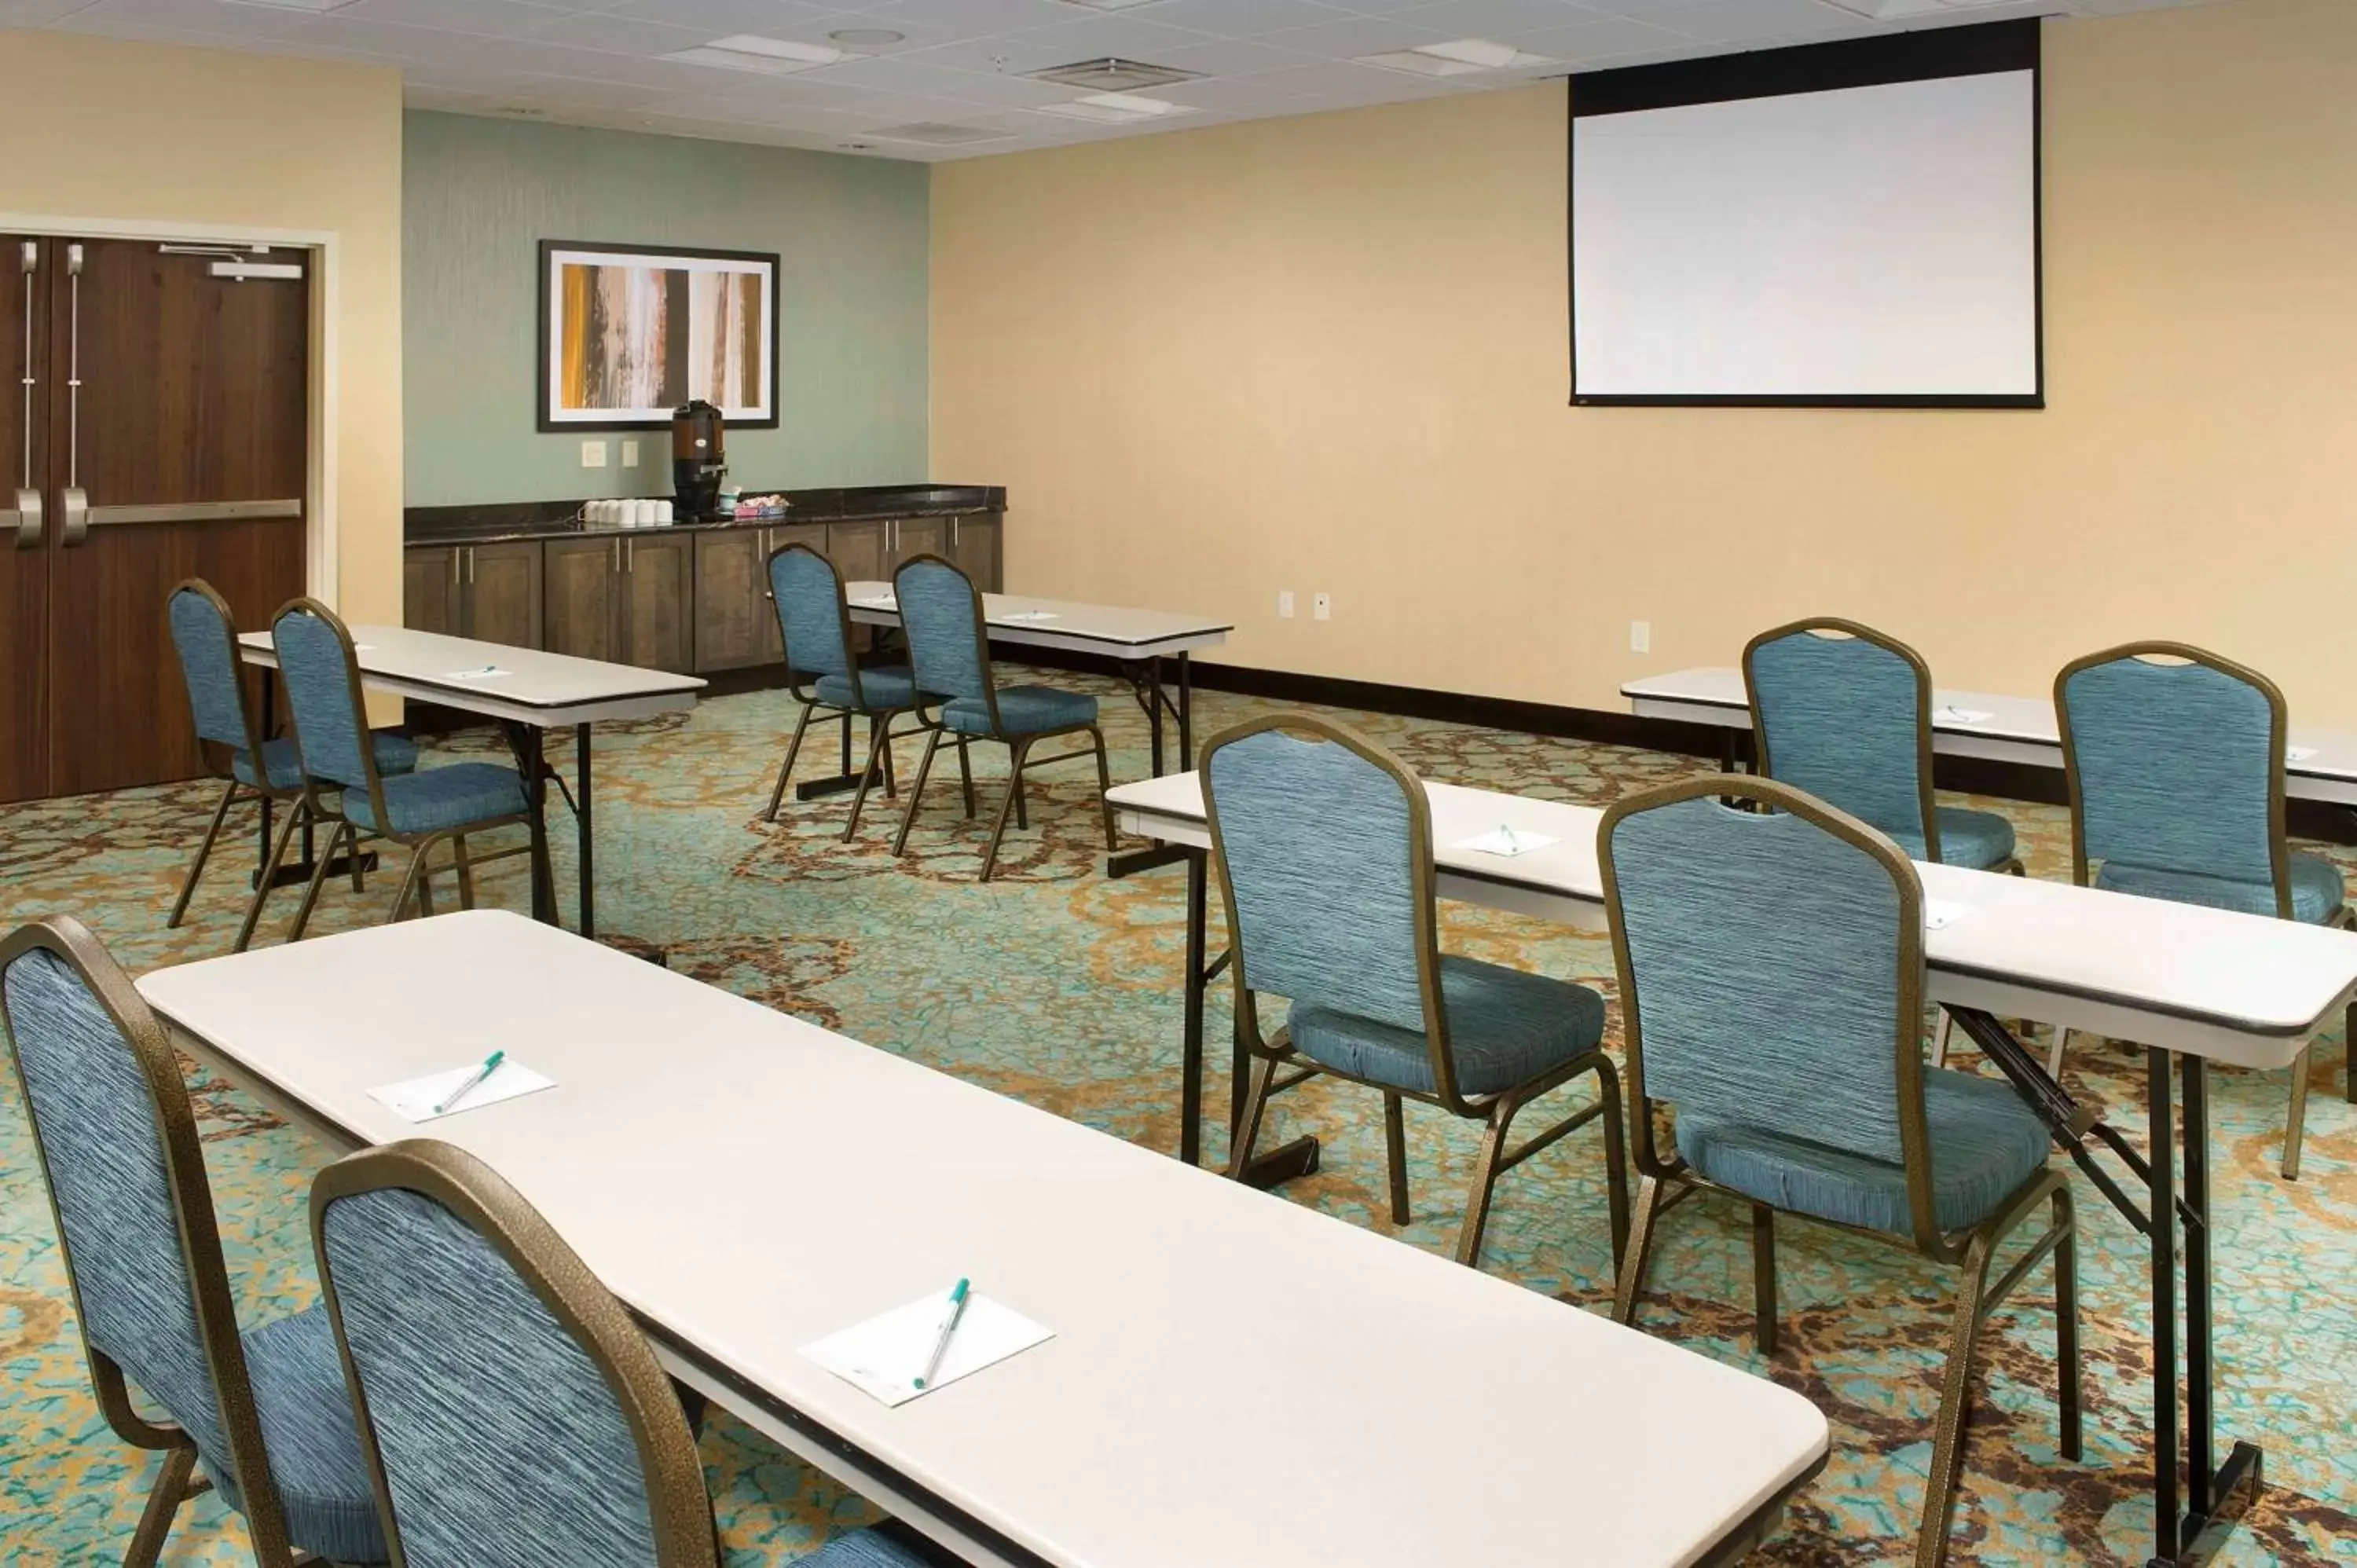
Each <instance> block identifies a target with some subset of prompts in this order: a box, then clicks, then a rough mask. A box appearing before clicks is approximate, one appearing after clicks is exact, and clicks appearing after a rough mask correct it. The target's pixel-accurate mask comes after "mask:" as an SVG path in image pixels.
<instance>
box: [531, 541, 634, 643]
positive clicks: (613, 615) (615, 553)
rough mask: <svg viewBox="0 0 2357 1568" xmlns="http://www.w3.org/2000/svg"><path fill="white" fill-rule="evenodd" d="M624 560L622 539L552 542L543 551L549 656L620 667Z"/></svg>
mask: <svg viewBox="0 0 2357 1568" xmlns="http://www.w3.org/2000/svg"><path fill="white" fill-rule="evenodd" d="M621 560H622V545H621V541H619V539H612V538H605V539H553V540H550V541H549V542H547V543H546V544H544V545H543V546H542V547H541V562H542V564H541V571H542V574H543V576H544V594H543V600H544V605H545V607H546V613H545V618H544V630H545V631H546V633H547V636H546V638H545V642H544V645H545V646H546V648H547V649H548V651H549V652H551V653H570V654H572V655H574V656H575V657H576V658H578V659H604V660H610V661H614V662H619V661H620V658H621V649H620V646H619V633H620V631H621V615H620V610H619V605H620V600H621V581H622V571H621Z"/></svg>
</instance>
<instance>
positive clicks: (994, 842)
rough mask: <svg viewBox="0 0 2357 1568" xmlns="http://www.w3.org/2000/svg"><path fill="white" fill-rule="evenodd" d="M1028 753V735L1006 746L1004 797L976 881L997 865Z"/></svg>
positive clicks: (1019, 796)
mask: <svg viewBox="0 0 2357 1568" xmlns="http://www.w3.org/2000/svg"><path fill="white" fill-rule="evenodd" d="M958 755H959V756H961V757H963V756H964V755H965V754H964V753H963V751H961V752H960V753H959V754H958ZM1030 755H1031V737H1030V736H1024V737H1023V738H1022V739H1021V740H1018V741H1016V742H1014V743H1013V744H1011V745H1010V746H1008V747H1007V748H1006V799H1005V800H1001V801H999V802H998V820H997V821H996V822H993V823H991V824H990V847H989V848H987V849H985V850H984V851H983V852H982V875H981V876H980V877H979V878H977V879H976V880H978V881H983V882H987V881H989V880H990V874H991V872H992V871H993V870H995V869H996V867H997V865H998V841H999V840H1000V839H1001V838H1003V837H1005V836H1006V811H1007V808H1008V807H1010V806H1013V805H1016V804H1017V803H1018V802H1019V801H1021V800H1022V799H1023V759H1024V758H1025V757H1028V756H1030Z"/></svg>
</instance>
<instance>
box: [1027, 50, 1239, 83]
mask: <svg viewBox="0 0 2357 1568" xmlns="http://www.w3.org/2000/svg"><path fill="white" fill-rule="evenodd" d="M1024 74H1025V75H1027V76H1028V77H1029V78H1030V79H1031V80H1032V81H1053V82H1059V83H1060V84H1062V85H1063V86H1066V87H1077V88H1079V89H1081V90H1082V91H1083V92H1135V91H1137V89H1139V88H1141V87H1168V86H1169V85H1170V84H1171V83H1172V82H1174V81H1195V80H1196V79H1198V78H1199V77H1200V76H1201V75H1202V74H1203V73H1202V72H1201V71H1200V70H1179V69H1178V68H1177V67H1175V66H1168V65H1146V64H1145V63H1143V62H1141V61H1138V60H1134V59H1115V58H1114V57H1113V56H1110V55H1108V56H1107V57H1105V58H1104V59H1084V60H1077V61H1075V62H1073V63H1072V64H1071V65H1057V66H1049V68H1048V69H1047V70H1033V71H1026V72H1025V73H1024Z"/></svg>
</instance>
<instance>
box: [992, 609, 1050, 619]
mask: <svg viewBox="0 0 2357 1568" xmlns="http://www.w3.org/2000/svg"><path fill="white" fill-rule="evenodd" d="M1055 618H1056V612H1055V611H1054V610H1017V611H1015V612H1014V613H1013V614H1011V615H1003V616H1000V617H999V619H1000V620H1054V619H1055Z"/></svg>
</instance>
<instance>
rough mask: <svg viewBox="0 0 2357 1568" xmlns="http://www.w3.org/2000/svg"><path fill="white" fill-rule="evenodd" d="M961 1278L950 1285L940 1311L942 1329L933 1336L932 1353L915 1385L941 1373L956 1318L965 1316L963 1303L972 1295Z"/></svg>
mask: <svg viewBox="0 0 2357 1568" xmlns="http://www.w3.org/2000/svg"><path fill="white" fill-rule="evenodd" d="M972 1294H973V1293H972V1292H971V1291H970V1290H968V1289H967V1287H966V1282H965V1281H963V1280H960V1281H958V1283H956V1284H955V1285H953V1286H952V1287H951V1290H950V1299H949V1305H947V1306H946V1307H944V1308H943V1309H942V1331H941V1332H940V1333H939V1334H937V1335H935V1336H934V1337H933V1353H932V1354H931V1356H928V1357H926V1358H925V1370H924V1373H923V1375H922V1376H920V1377H919V1378H918V1379H917V1383H916V1386H917V1387H919V1388H920V1389H921V1388H923V1387H924V1386H925V1385H926V1384H927V1383H930V1382H931V1381H932V1380H934V1379H935V1378H936V1377H939V1376H940V1375H941V1370H942V1357H943V1356H946V1355H948V1354H949V1350H950V1336H951V1335H952V1334H955V1333H956V1332H957V1326H958V1320H959V1319H961V1318H963V1316H965V1304H966V1300H967V1298H968V1297H969V1296H970V1295H972Z"/></svg>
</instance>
